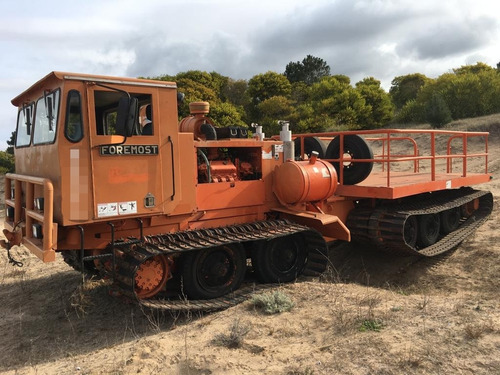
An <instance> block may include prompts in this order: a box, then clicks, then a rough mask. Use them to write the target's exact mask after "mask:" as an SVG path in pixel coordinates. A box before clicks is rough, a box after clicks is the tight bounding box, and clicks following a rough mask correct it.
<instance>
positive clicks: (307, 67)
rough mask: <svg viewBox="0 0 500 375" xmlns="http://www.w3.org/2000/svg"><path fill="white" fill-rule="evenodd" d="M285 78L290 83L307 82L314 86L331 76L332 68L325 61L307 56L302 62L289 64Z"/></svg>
mask: <svg viewBox="0 0 500 375" xmlns="http://www.w3.org/2000/svg"><path fill="white" fill-rule="evenodd" d="M284 75H285V77H287V78H288V80H289V81H290V82H292V83H293V82H305V83H306V84H307V85H312V84H313V83H315V82H319V81H320V80H321V79H322V78H323V77H326V76H329V75H330V67H329V66H328V64H327V63H326V61H324V60H323V59H320V58H319V57H314V56H311V55H307V56H306V57H305V58H304V59H303V60H302V62H300V61H297V62H289V63H288V64H287V66H286V68H285V73H284Z"/></svg>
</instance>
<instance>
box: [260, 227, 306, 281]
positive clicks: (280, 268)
mask: <svg viewBox="0 0 500 375" xmlns="http://www.w3.org/2000/svg"><path fill="white" fill-rule="evenodd" d="M306 258H307V251H306V245H305V242H304V238H303V237H302V236H301V235H300V234H294V235H291V236H286V237H278V238H274V239H272V240H269V241H261V242H258V243H256V247H255V248H254V250H253V253H252V265H253V268H254V270H255V276H256V277H257V280H259V281H260V282H262V283H286V282H289V281H292V280H295V279H296V278H297V277H298V276H299V275H300V274H301V273H302V271H303V270H304V266H305V263H306Z"/></svg>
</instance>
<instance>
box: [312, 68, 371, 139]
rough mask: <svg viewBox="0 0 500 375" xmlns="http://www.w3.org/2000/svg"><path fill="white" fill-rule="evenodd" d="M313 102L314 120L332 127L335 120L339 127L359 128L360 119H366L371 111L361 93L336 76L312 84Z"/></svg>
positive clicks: (336, 125)
mask: <svg viewBox="0 0 500 375" xmlns="http://www.w3.org/2000/svg"><path fill="white" fill-rule="evenodd" d="M311 104H312V106H313V108H314V112H315V119H314V121H316V122H317V123H324V124H329V125H330V126H329V127H330V128H331V124H332V121H331V120H333V124H335V127H337V128H338V127H344V128H350V129H357V128H359V120H360V119H366V118H367V117H368V115H369V112H370V108H369V107H367V105H366V101H365V99H364V98H363V96H362V95H361V93H360V92H359V91H358V90H356V89H354V88H353V87H352V86H351V85H350V84H348V83H346V82H345V81H344V80H342V81H339V80H338V79H337V78H335V77H325V78H323V79H322V80H321V81H320V82H318V83H315V84H313V85H312V86H311ZM325 116H327V118H325ZM324 130H326V129H324Z"/></svg>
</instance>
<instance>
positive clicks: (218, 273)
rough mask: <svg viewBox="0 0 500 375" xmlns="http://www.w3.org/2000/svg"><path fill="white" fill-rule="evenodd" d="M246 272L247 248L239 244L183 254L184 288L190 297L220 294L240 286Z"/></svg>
mask: <svg viewBox="0 0 500 375" xmlns="http://www.w3.org/2000/svg"><path fill="white" fill-rule="evenodd" d="M245 272H246V256H245V250H244V249H243V248H242V246H241V245H239V244H232V245H223V246H219V247H215V248H210V249H205V250H202V251H192V252H189V253H188V254H186V257H185V258H184V265H183V269H182V277H183V283H184V284H183V286H184V292H185V293H186V294H187V296H188V297H189V298H191V299H210V298H217V297H221V296H223V295H225V294H228V293H230V292H232V291H233V290H236V289H238V288H239V287H240V285H241V283H242V282H243V278H244V277H245Z"/></svg>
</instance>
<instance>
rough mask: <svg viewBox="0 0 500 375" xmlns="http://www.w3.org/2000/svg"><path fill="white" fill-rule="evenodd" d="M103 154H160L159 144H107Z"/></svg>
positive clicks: (103, 147) (102, 148)
mask: <svg viewBox="0 0 500 375" xmlns="http://www.w3.org/2000/svg"><path fill="white" fill-rule="evenodd" d="M99 153H100V154H101V155H158V145H116V146H115V145H105V146H101V147H100V149H99Z"/></svg>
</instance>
